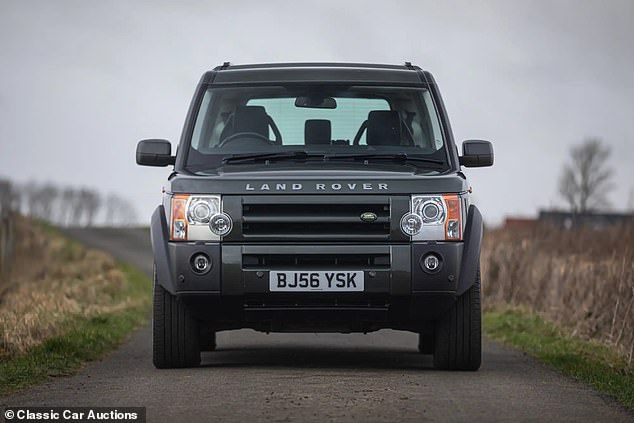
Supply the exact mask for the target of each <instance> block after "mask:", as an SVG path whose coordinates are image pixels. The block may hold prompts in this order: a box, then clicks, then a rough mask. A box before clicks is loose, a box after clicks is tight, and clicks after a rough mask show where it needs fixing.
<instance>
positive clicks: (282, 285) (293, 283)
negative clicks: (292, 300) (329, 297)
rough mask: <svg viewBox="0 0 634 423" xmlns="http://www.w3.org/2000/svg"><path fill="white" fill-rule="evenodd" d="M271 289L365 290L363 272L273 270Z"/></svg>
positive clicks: (316, 290) (270, 273)
mask: <svg viewBox="0 0 634 423" xmlns="http://www.w3.org/2000/svg"><path fill="white" fill-rule="evenodd" d="M269 289H270V290H271V291H284V292H299V291H315V292H333V291H338V292H344V291H348V292H350V291H363V272H354V271H349V272H345V271H343V272H342V271H339V272H328V271H303V272H277V271H271V272H269Z"/></svg>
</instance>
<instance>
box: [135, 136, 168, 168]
mask: <svg viewBox="0 0 634 423" xmlns="http://www.w3.org/2000/svg"><path fill="white" fill-rule="evenodd" d="M136 163H137V164H139V165H141V166H169V165H173V164H174V163H176V157H174V156H172V144H170V142H169V141H167V140H142V141H139V143H138V144H137V146H136Z"/></svg>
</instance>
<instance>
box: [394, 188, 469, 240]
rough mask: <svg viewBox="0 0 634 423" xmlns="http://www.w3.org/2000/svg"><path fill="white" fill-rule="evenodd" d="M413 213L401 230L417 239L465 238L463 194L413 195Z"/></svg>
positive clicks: (404, 221) (404, 222) (402, 222)
mask: <svg viewBox="0 0 634 423" xmlns="http://www.w3.org/2000/svg"><path fill="white" fill-rule="evenodd" d="M410 210H411V211H410V212H409V213H406V214H405V215H403V217H402V219H401V230H402V231H403V233H404V234H406V235H409V236H411V237H412V239H413V240H416V241H418V240H420V241H442V240H448V241H458V240H461V239H462V229H463V228H462V201H461V198H460V196H459V195H457V194H445V195H413V196H412V199H411V204H410Z"/></svg>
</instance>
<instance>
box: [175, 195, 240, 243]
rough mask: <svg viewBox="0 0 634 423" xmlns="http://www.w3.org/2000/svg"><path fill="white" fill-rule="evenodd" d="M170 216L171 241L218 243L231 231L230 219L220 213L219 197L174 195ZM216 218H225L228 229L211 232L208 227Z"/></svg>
mask: <svg viewBox="0 0 634 423" xmlns="http://www.w3.org/2000/svg"><path fill="white" fill-rule="evenodd" d="M171 216H172V217H171V222H170V228H171V237H170V238H171V240H172V241H218V240H220V236H222V235H226V234H227V233H229V232H230V231H231V226H232V225H231V218H230V217H229V216H228V215H227V214H225V213H222V202H221V201H220V196H219V195H190V194H175V195H174V196H173V197H172V213H171ZM216 216H226V218H227V219H228V222H229V225H228V228H224V227H223V229H224V230H222V231H213V230H212V228H211V226H210V225H211V222H212V220H213V219H214V218H215V217H216Z"/></svg>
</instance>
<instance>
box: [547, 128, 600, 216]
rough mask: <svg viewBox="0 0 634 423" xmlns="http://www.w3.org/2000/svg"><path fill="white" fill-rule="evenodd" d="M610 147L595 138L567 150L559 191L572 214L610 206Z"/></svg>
mask: <svg viewBox="0 0 634 423" xmlns="http://www.w3.org/2000/svg"><path fill="white" fill-rule="evenodd" d="M609 158H610V148H609V147H608V146H607V145H604V144H603V142H602V141H601V140H600V139H598V138H588V139H586V140H585V141H583V142H582V143H581V144H578V145H575V146H573V147H572V148H571V149H570V162H569V163H567V164H566V165H565V166H564V168H563V171H562V173H561V176H560V179H559V192H560V194H561V195H562V196H563V198H564V200H565V201H566V203H567V204H568V206H569V207H570V211H571V212H573V213H586V212H589V211H591V210H597V209H602V208H606V207H608V206H609V203H608V199H607V194H608V193H609V191H610V190H611V189H612V185H611V183H610V180H611V178H612V170H611V169H610V168H608V159H609Z"/></svg>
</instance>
